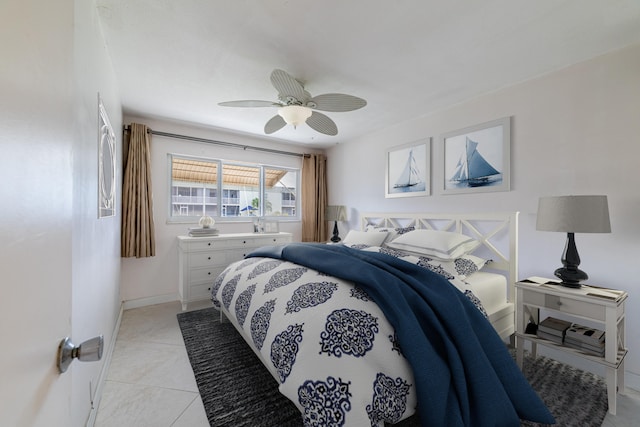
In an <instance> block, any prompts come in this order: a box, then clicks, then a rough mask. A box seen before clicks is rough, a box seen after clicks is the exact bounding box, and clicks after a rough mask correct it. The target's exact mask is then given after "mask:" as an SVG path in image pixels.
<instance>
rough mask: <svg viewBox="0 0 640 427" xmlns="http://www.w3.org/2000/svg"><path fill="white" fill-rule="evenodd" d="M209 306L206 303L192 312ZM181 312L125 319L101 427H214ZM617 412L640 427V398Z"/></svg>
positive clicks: (152, 310)
mask: <svg viewBox="0 0 640 427" xmlns="http://www.w3.org/2000/svg"><path fill="white" fill-rule="evenodd" d="M208 306H209V303H208V302H206V301H204V302H202V303H199V304H191V305H190V306H189V309H190V310H197V309H200V308H204V307H208ZM180 311H181V305H180V303H179V302H177V301H176V302H171V303H166V304H158V305H153V306H148V307H142V308H136V309H132V310H127V311H125V312H124V313H123V315H122V321H121V324H120V331H119V333H118V337H117V339H116V346H115V349H114V351H113V357H112V360H111V366H110V368H109V372H108V374H107V379H106V383H105V385H104V388H103V393H102V399H101V401H100V406H99V408H98V414H97V417H96V422H95V426H96V427H146V426H149V427H163V426H167V427H205V426H209V423H208V421H207V417H206V415H205V412H204V407H203V405H202V400H201V399H200V395H199V394H198V387H197V385H196V382H195V379H194V377H193V371H192V370H191V365H190V364H189V358H188V356H187V352H186V350H185V347H184V342H183V341H182V334H181V333H180V327H179V326H178V320H177V318H176V314H177V313H179V312H180ZM617 412H618V414H617V415H616V416H613V415H611V414H607V416H606V418H605V420H604V423H603V424H602V426H603V427H632V426H639V425H640V421H638V419H639V418H640V392H637V391H634V390H627V393H626V394H625V395H619V396H618V411H617ZM558 427H561V426H558Z"/></svg>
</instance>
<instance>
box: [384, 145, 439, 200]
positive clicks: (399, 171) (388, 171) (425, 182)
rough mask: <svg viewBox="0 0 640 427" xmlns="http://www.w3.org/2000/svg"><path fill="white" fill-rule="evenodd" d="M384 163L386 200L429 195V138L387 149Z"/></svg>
mask: <svg viewBox="0 0 640 427" xmlns="http://www.w3.org/2000/svg"><path fill="white" fill-rule="evenodd" d="M385 162H386V167H385V190H384V191H385V192H384V196H385V197H386V198H394V197H416V196H428V195H430V194H431V169H430V165H431V138H425V139H422V140H419V141H415V142H411V143H408V144H403V145H399V146H396V147H392V148H389V149H388V150H387V152H386V157H385Z"/></svg>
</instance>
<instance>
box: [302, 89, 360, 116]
mask: <svg viewBox="0 0 640 427" xmlns="http://www.w3.org/2000/svg"><path fill="white" fill-rule="evenodd" d="M310 102H313V103H314V104H315V107H314V106H311V105H309V107H311V108H315V109H316V110H321V111H335V112H343V111H353V110H357V109H359V108H362V107H364V106H365V105H367V101H365V100H364V99H362V98H358V97H357V96H353V95H345V94H343V93H326V94H324V95H318V96H316V97H314V98H311V99H310Z"/></svg>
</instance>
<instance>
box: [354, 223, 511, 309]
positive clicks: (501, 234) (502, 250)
mask: <svg viewBox="0 0 640 427" xmlns="http://www.w3.org/2000/svg"><path fill="white" fill-rule="evenodd" d="M518 214H519V213H518V212H493V213H387V212H384V213H383V212H365V213H362V214H361V228H362V230H365V229H366V227H367V225H374V226H379V227H393V228H398V227H410V226H413V227H415V228H416V229H428V230H443V231H451V232H455V233H461V234H465V235H467V236H469V237H472V238H474V239H476V240H477V241H478V247H477V248H476V250H475V251H474V253H475V254H477V255H479V256H482V257H483V258H485V259H491V260H492V262H491V263H490V264H489V265H488V267H489V268H490V269H492V270H498V271H500V272H503V274H506V275H507V283H508V292H509V294H508V299H509V301H513V299H514V296H515V282H516V281H518Z"/></svg>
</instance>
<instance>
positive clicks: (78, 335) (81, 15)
mask: <svg viewBox="0 0 640 427" xmlns="http://www.w3.org/2000/svg"><path fill="white" fill-rule="evenodd" d="M74 29H75V37H74V79H73V81H74V85H75V99H74V143H73V153H72V155H73V227H72V229H71V234H72V246H73V249H72V253H71V263H72V274H73V277H72V280H73V282H72V283H73V292H72V334H71V337H72V338H73V340H74V342H76V343H77V344H79V343H81V342H82V341H84V340H86V339H88V338H91V337H94V336H96V335H100V334H102V335H104V340H105V346H106V347H107V349H108V348H109V347H111V346H112V345H113V344H114V343H115V336H114V327H115V323H116V320H117V316H118V314H119V312H120V302H121V300H120V223H121V219H120V218H121V213H122V207H121V203H120V200H121V187H122V185H121V182H122V168H121V166H120V165H121V164H122V132H121V129H122V110H121V107H120V98H119V95H118V92H117V83H116V81H115V73H114V71H113V67H112V65H111V60H110V57H109V54H108V52H107V49H106V46H105V43H104V39H103V37H102V31H101V29H100V21H99V19H98V15H97V8H96V4H95V0H92V1H83V0H78V1H76V2H75V25H74ZM98 93H100V97H101V98H102V103H103V105H104V107H105V109H106V110H107V114H108V116H109V120H110V122H111V126H112V127H113V130H114V132H115V134H116V139H117V147H116V195H117V200H116V215H115V216H113V217H108V218H102V219H98V138H99V137H98ZM106 354H107V353H106V352H105V356H106ZM105 360H106V358H103V360H102V361H101V362H100V363H83V362H74V364H73V365H72V367H71V368H70V370H71V372H72V375H73V387H72V390H73V394H72V396H71V398H72V401H71V407H72V409H73V412H72V424H71V425H74V426H76V425H77V426H79V425H84V424H85V423H86V421H87V416H88V414H89V413H90V411H91V410H92V407H91V400H92V398H93V396H95V393H96V387H97V386H98V383H99V377H100V374H101V369H102V366H103V364H104V362H105ZM89 390H91V395H90V392H89ZM94 406H95V408H94V411H95V410H97V404H96V405H94ZM92 415H94V416H95V413H93V414H92Z"/></svg>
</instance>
